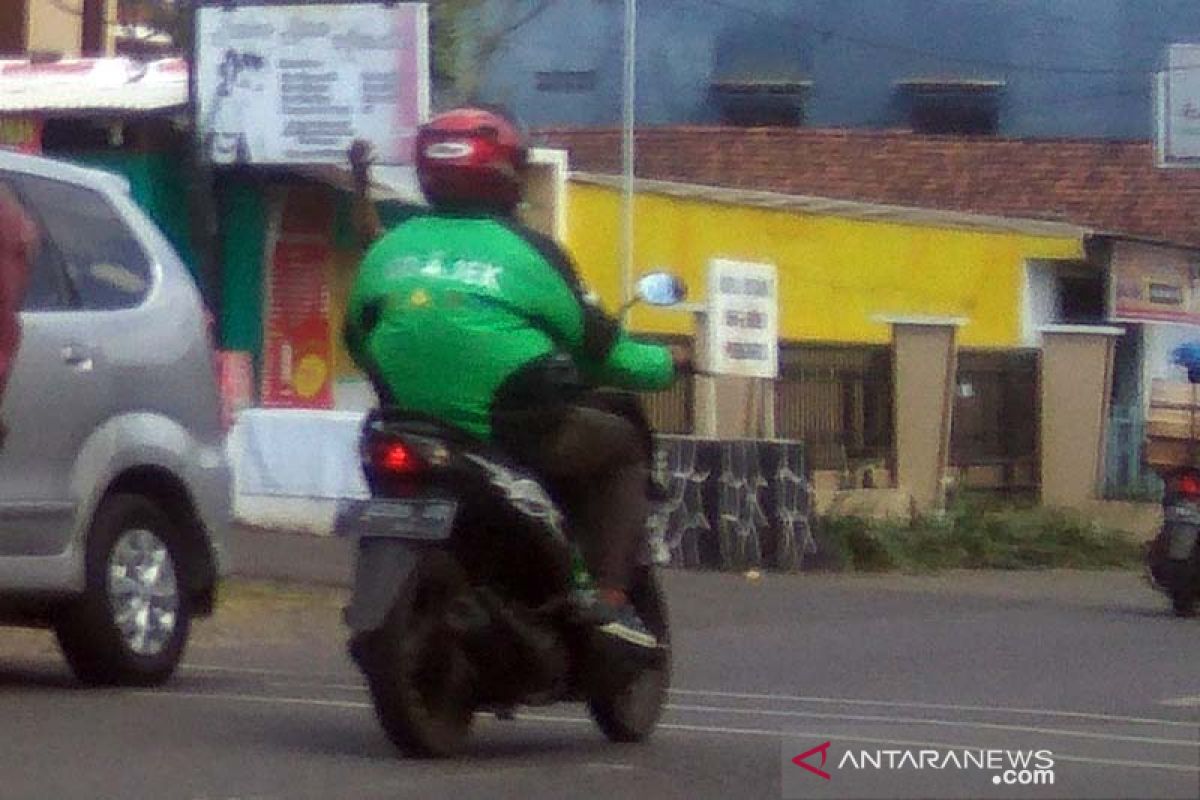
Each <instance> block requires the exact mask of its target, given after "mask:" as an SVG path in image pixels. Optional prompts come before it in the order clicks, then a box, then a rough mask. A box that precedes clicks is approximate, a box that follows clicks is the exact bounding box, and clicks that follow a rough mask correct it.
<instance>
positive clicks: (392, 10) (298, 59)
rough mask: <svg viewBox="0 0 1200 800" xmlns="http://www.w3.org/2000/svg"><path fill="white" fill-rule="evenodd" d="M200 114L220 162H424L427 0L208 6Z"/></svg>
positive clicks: (201, 33)
mask: <svg viewBox="0 0 1200 800" xmlns="http://www.w3.org/2000/svg"><path fill="white" fill-rule="evenodd" d="M196 51H197V55H196V59H197V65H196V73H197V74H196V92H197V103H198V110H197V124H198V126H199V129H200V132H201V135H202V136H203V141H204V146H205V151H206V154H207V155H208V157H209V158H210V159H212V161H213V162H214V163H217V164H327V163H345V161H346V151H347V149H348V148H349V146H350V142H351V141H352V140H354V139H356V138H361V139H366V140H367V141H369V142H371V144H372V145H373V146H374V149H375V154H376V158H377V160H378V161H379V163H382V164H407V163H411V161H412V149H413V139H414V137H415V136H416V130H417V126H418V125H420V124H421V122H423V121H424V120H425V119H426V118H427V117H428V115H429V47H428V17H427V12H426V5H425V4H424V3H400V4H398V5H395V6H392V7H387V6H385V5H383V4H382V3H379V2H372V3H366V2H364V3H356V4H329V5H283V6H281V5H270V6H263V5H259V6H255V5H246V6H235V7H232V8H229V9H226V8H223V7H221V6H202V7H200V8H199V9H198V10H197V15H196Z"/></svg>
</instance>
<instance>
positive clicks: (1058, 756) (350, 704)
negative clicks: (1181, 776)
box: [128, 690, 1200, 775]
mask: <svg viewBox="0 0 1200 800" xmlns="http://www.w3.org/2000/svg"><path fill="white" fill-rule="evenodd" d="M128 694H129V695H130V696H134V697H150V698H157V699H164V698H183V699H188V700H225V701H229V702H235V703H261V704H275V705H298V706H317V707H328V708H342V709H353V710H355V711H359V710H370V709H371V704H370V703H362V702H355V701H350V700H316V699H312V698H307V697H266V696H263V695H252V694H232V693H224V692H214V693H204V692H174V691H147V690H143V691H135V692H130V693H128ZM482 716H485V717H486V716H490V715H486V714H485V715H482ZM515 719H516V721H539V722H560V723H570V724H585V725H591V724H593V723H592V720H590V719H589V718H587V717H566V716H556V715H551V714H527V713H521V714H518V715H517V716H516V718H515ZM658 727H659V728H660V729H662V730H669V731H684V732H689V733H710V734H719V735H727V736H728V735H731V736H770V737H776V738H778V737H783V736H788V737H792V736H812V737H817V738H820V737H828V738H839V739H842V740H845V741H851V742H864V743H867V744H887V745H902V746H905V747H936V748H942V749H945V750H964V751H977V750H981V749H983V748H980V747H971V746H967V745H960V744H947V743H945V742H926V741H912V740H907V739H891V738H878V737H872V736H858V735H854V734H847V733H845V732H823V731H794V730H772V729H766V728H732V727H725V726H719V725H687V724H683V723H678V722H662V723H659V725H658ZM1192 744H1194V743H1192ZM1054 758H1055V760H1056V761H1066V762H1072V763H1078V764H1097V765H1103V766H1113V767H1140V768H1145V769H1159V770H1169V771H1173V772H1188V773H1194V774H1197V775H1200V765H1189V764H1170V763H1162V762H1155V761H1129V760H1125V759H1114V758H1090V757H1086V756H1071V755H1064V754H1062V753H1059V752H1055V753H1054Z"/></svg>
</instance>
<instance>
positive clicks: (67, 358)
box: [62, 344, 96, 372]
mask: <svg viewBox="0 0 1200 800" xmlns="http://www.w3.org/2000/svg"><path fill="white" fill-rule="evenodd" d="M62 359H63V363H64V364H66V365H67V366H68V367H72V368H73V369H75V370H76V371H78V372H91V371H92V369H93V368H94V367H95V366H96V363H95V361H94V360H93V359H92V353H91V351H90V350H89V349H88V348H86V347H84V346H82V345H78V344H69V345H67V346H66V347H64V348H63V349H62Z"/></svg>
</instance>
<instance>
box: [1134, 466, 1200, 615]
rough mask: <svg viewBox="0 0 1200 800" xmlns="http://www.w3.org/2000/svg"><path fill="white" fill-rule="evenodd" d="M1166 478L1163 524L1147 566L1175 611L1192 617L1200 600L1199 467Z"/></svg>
mask: <svg viewBox="0 0 1200 800" xmlns="http://www.w3.org/2000/svg"><path fill="white" fill-rule="evenodd" d="M1163 479H1164V482H1165V484H1166V489H1165V491H1164V493H1163V525H1162V528H1161V529H1160V530H1159V533H1158V536H1157V537H1155V539H1154V540H1153V541H1152V542H1151V543H1150V547H1149V550H1148V551H1147V554H1146V566H1147V570H1148V572H1149V575H1150V581H1151V583H1152V585H1153V586H1154V587H1155V588H1157V589H1158V590H1159V591H1161V592H1163V593H1164V594H1166V595H1167V596H1168V597H1170V598H1171V606H1172V608H1173V609H1174V610H1175V614H1176V615H1178V616H1181V617H1190V616H1192V615H1193V614H1195V613H1196V605H1197V601H1198V600H1200V536H1198V535H1197V534H1198V533H1200V471H1198V470H1195V469H1181V470H1178V471H1176V472H1173V473H1171V474H1169V475H1164V476H1163Z"/></svg>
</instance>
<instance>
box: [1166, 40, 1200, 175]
mask: <svg viewBox="0 0 1200 800" xmlns="http://www.w3.org/2000/svg"><path fill="white" fill-rule="evenodd" d="M1157 89H1158V92H1157V93H1158V104H1157V105H1158V108H1157V116H1158V119H1157V125H1156V127H1157V129H1158V130H1157V140H1158V141H1157V144H1158V161H1159V164H1160V165H1162V166H1186V165H1196V164H1200V45H1190V44H1175V45H1171V46H1170V47H1169V48H1167V71H1166V72H1165V73H1163V74H1162V75H1160V76H1159V78H1158V87H1157Z"/></svg>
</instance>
